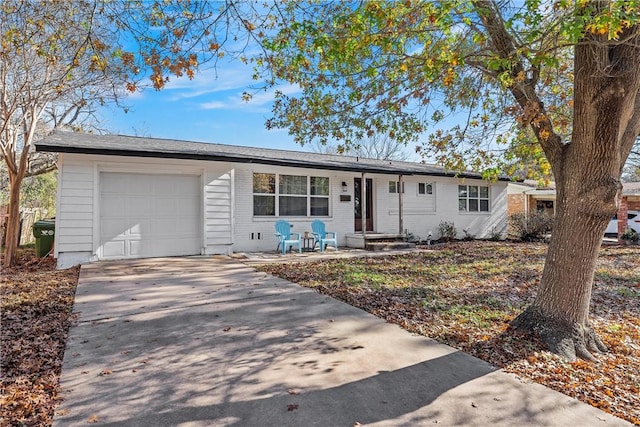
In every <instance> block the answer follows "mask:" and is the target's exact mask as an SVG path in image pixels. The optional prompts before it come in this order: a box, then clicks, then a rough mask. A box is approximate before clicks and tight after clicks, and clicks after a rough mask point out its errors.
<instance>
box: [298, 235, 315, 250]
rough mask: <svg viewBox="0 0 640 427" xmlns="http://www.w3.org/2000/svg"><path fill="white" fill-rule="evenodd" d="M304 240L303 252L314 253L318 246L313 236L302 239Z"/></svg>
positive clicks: (301, 238)
mask: <svg viewBox="0 0 640 427" xmlns="http://www.w3.org/2000/svg"><path fill="white" fill-rule="evenodd" d="M300 240H302V252H313V250H314V249H315V246H316V239H315V237H313V235H309V236H308V237H304V236H302V237H300Z"/></svg>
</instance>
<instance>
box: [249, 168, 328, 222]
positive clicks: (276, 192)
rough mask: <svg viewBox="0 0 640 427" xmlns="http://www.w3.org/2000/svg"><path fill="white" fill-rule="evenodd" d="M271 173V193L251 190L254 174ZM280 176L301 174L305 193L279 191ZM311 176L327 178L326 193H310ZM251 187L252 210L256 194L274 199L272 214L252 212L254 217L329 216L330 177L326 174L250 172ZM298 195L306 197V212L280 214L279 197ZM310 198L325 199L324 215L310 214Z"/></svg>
mask: <svg viewBox="0 0 640 427" xmlns="http://www.w3.org/2000/svg"><path fill="white" fill-rule="evenodd" d="M258 174H260V175H272V176H273V177H274V180H275V181H274V182H275V188H274V192H273V193H256V192H254V191H253V180H254V177H255V175H258ZM281 176H303V177H305V178H306V194H287V193H281V192H280V177H281ZM312 178H322V179H326V180H327V185H328V190H329V191H328V194H326V195H322V194H311V179H312ZM251 188H252V198H251V203H252V212H254V210H253V207H254V206H255V197H256V196H271V197H273V199H274V205H275V206H274V214H273V215H256V214H255V213H254V214H253V217H255V218H277V217H288V218H328V217H330V216H331V178H330V177H328V176H318V175H296V174H294V173H272V172H253V173H252V174H251ZM281 196H282V197H300V198H305V199H306V208H307V209H306V211H307V212H306V214H305V215H281V214H280V197H281ZM312 199H326V200H327V214H326V215H311V200H312Z"/></svg>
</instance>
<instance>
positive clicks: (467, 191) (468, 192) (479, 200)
mask: <svg viewBox="0 0 640 427" xmlns="http://www.w3.org/2000/svg"><path fill="white" fill-rule="evenodd" d="M463 187H464V190H463ZM472 187H475V188H476V189H477V196H471V190H470V188H472ZM482 188H486V189H487V197H481V196H480V194H481V189H482ZM463 191H464V194H463ZM471 200H473V201H477V206H478V209H477V210H469V206H470V203H469V201H471ZM462 201H464V202H465V208H464V209H462V206H461V202H462ZM483 201H486V202H487V210H482V209H481V207H482V202H483ZM458 212H461V213H469V214H485V213H490V212H491V187H490V186H488V185H472V184H471V185H463V184H459V185H458Z"/></svg>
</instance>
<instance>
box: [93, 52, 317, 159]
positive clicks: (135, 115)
mask: <svg viewBox="0 0 640 427" xmlns="http://www.w3.org/2000/svg"><path fill="white" fill-rule="evenodd" d="M251 72H252V70H251V68H250V66H247V65H244V64H241V63H238V62H235V63H225V64H221V65H220V66H219V67H218V69H217V70H213V69H205V70H202V71H200V72H199V73H198V74H196V77H195V78H194V79H193V80H189V79H187V78H180V79H176V78H175V77H173V78H171V80H170V82H169V84H168V85H167V86H166V87H165V88H164V89H163V90H161V91H155V90H153V89H145V90H144V91H142V92H140V93H135V94H132V95H130V96H128V98H127V99H126V101H125V103H126V105H127V106H129V107H130V110H129V112H127V113H125V112H124V111H123V110H122V109H118V108H116V107H107V108H104V109H103V110H102V111H101V118H102V119H103V123H102V127H103V128H105V129H106V130H107V131H109V132H112V133H118V134H123V135H138V136H149V137H155V138H172V139H182V140H189V141H201V142H215V143H221V144H232V145H245V146H257V147H268V148H280V149H291V150H301V149H303V148H301V147H300V146H299V145H298V144H295V143H294V142H293V138H292V137H290V136H289V135H288V132H287V131H286V130H275V131H274V130H271V131H268V130H267V129H266V128H265V125H264V123H265V121H266V119H267V118H268V117H270V112H271V105H272V103H273V92H261V93H258V94H257V95H255V96H254V98H253V100H251V101H250V102H245V101H243V100H242V93H243V92H244V91H246V90H248V89H250V88H251V87H253V86H255V85H256V83H257V82H254V81H253V80H252V79H251ZM280 90H282V91H285V92H286V93H289V94H291V93H295V92H297V88H295V87H292V86H283V87H281V88H280ZM304 149H305V150H308V149H309V148H308V147H305V148H304Z"/></svg>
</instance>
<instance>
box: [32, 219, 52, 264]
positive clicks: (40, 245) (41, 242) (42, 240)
mask: <svg viewBox="0 0 640 427" xmlns="http://www.w3.org/2000/svg"><path fill="white" fill-rule="evenodd" d="M55 229H56V222H55V220H52V219H42V220H40V221H37V222H36V223H35V224H33V235H34V236H35V238H36V256H38V257H40V258H42V257H45V256H47V254H48V253H49V252H51V248H52V247H53V237H54V236H55V233H56V232H55Z"/></svg>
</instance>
